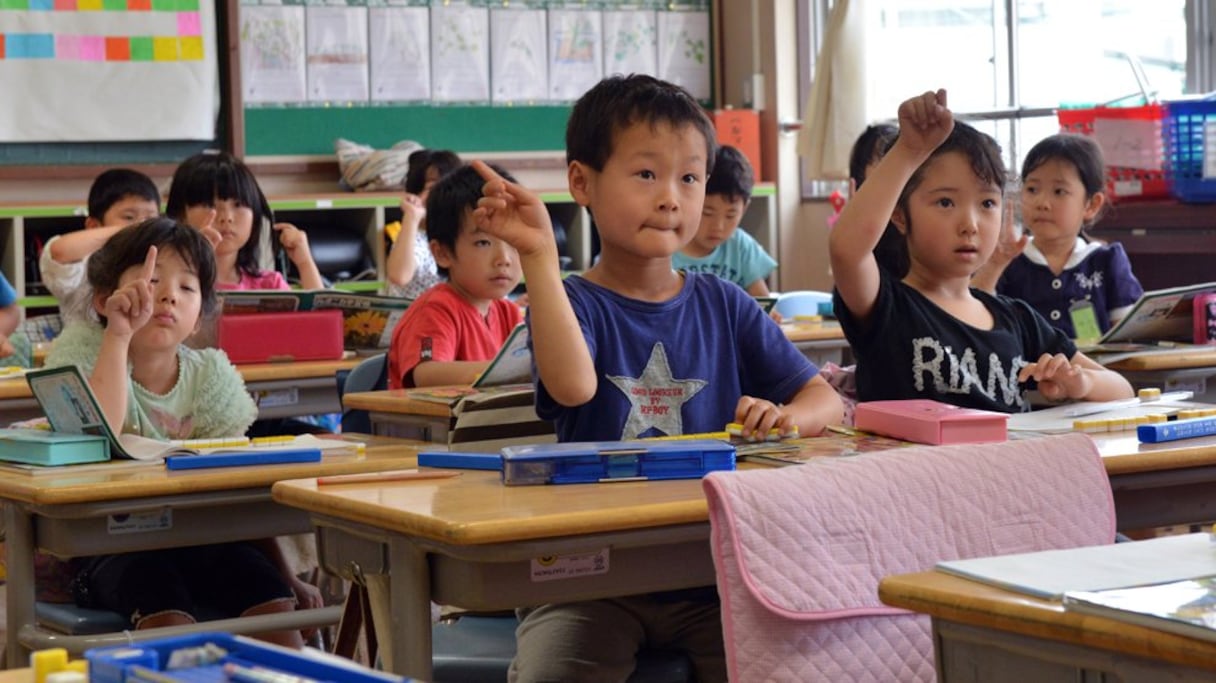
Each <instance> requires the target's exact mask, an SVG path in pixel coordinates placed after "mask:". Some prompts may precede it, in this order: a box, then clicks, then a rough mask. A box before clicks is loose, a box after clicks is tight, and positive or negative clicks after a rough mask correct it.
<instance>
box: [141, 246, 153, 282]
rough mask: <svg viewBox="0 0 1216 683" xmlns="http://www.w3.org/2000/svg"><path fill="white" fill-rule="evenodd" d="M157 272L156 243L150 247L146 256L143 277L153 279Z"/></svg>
mask: <svg viewBox="0 0 1216 683" xmlns="http://www.w3.org/2000/svg"><path fill="white" fill-rule="evenodd" d="M155 274H156V245H155V244H153V245H151V246H149V247H148V255H147V256H145V257H144V270H143V273H142V275H143V279H145V280H151V279H152V276H153V275H155Z"/></svg>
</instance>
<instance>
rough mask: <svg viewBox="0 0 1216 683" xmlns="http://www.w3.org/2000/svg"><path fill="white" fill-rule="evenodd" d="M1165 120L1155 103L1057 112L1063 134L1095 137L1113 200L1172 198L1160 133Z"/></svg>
mask: <svg viewBox="0 0 1216 683" xmlns="http://www.w3.org/2000/svg"><path fill="white" fill-rule="evenodd" d="M1164 117H1165V108H1164V107H1163V106H1162V105H1160V104H1156V103H1154V104H1145V105H1141V106H1138V107H1091V108H1088V109H1060V110H1059V111H1057V112H1056V118H1057V119H1059V121H1060V131H1061V132H1067V133H1080V134H1082V135H1088V136H1091V137H1094V138H1095V139H1097V141H1098V144H1099V145H1100V146H1101V147H1102V153H1103V154H1104V155H1105V156H1106V193H1107V195H1108V196H1109V197H1110V199H1111V201H1118V200H1121V199H1154V198H1159V197H1168V196H1170V187H1169V181H1168V180H1167V179H1166V172H1165V171H1166V169H1165V145H1164V143H1163V141H1162V133H1161V127H1162V119H1164ZM1120 162H1123V163H1125V164H1126V165H1120Z"/></svg>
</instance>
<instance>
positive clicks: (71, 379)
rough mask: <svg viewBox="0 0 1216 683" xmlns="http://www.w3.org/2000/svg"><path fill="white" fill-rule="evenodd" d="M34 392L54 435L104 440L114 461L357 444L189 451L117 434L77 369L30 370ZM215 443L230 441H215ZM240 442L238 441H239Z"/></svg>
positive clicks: (306, 438) (307, 441)
mask: <svg viewBox="0 0 1216 683" xmlns="http://www.w3.org/2000/svg"><path fill="white" fill-rule="evenodd" d="M26 381H27V382H29V385H30V391H32V392H33V394H34V398H35V399H36V400H37V401H38V405H39V406H40V407H41V408H42V412H43V414H45V415H46V418H47V421H48V422H50V424H51V429H52V430H53V431H56V432H61V433H64V434H92V435H96V436H104V437H106V439H107V440H108V441H109V444H110V458H112V459H129V460H163V459H164V458H167V457H170V456H176V455H199V454H201V453H247V452H258V453H263V454H266V455H267V458H268V459H269V458H271V457H272V454H273V453H274V452H276V451H287V450H293V451H300V450H302V449H315V450H317V451H331V450H332V451H351V450H357V448H358V444H351V443H349V442H344V441H335V440H327V439H318V438H316V437H313V436H311V435H303V436H298V437H295V438H293V439H290V440H284V441H281V442H276V443H275V444H274V445H266V446H254V445H249V444H247V443H243V444H239V445H228V446H214V447H197V446H195V447H191V446H185V445H182V444H180V443H171V442H167V441H159V440H157V439H150V438H148V437H144V436H139V435H138V434H115V433H114V431H113V430H111V429H110V426H109V424H107V423H106V420H105V416H104V415H103V414H102V411H101V405H100V404H98V402H97V397H96V396H94V395H93V390H92V389H91V388H90V387H89V383H88V382H87V381H85V378H84V375H82V374H81V373H80V370H79V368H77V367H76V366H74V365H65V366H63V367H58V368H46V369H42V370H31V371H30V372H29V373H27V374H26ZM214 441H215V442H224V441H227V440H224V439H217V440H214ZM237 441H240V439H237Z"/></svg>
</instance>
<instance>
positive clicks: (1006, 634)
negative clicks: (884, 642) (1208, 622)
mask: <svg viewBox="0 0 1216 683" xmlns="http://www.w3.org/2000/svg"><path fill="white" fill-rule="evenodd" d="M878 596H879V598H881V599H882V601H883V602H884V603H886V604H888V605H892V606H895V607H903V608H905V609H910V610H913V611H916V612H922V613H925V614H929V615H931V616H932V617H933V638H934V648H935V650H936V654H937V680H938V681H941V682H942V683H979V682H981V681H1014V680H1017V681H1035V683H1056V682H1059V683H1075V682H1076V681H1082V680H1084V681H1098V680H1118V681H1138V682H1154V681H1160V682H1162V683H1164V682H1165V681H1170V682H1171V683H1184V682H1186V681H1211V680H1213V679H1216V643H1213V642H1210V641H1204V640H1198V639H1195V638H1186V637H1183V636H1179V635H1174V634H1171V633H1168V632H1165V631H1159V630H1156V629H1150V628H1144V627H1142V626H1136V625H1134V624H1129V623H1127V622H1123V621H1117V620H1114V619H1106V618H1104V617H1098V616H1088V615H1080V614H1076V613H1070V612H1065V611H1064V608H1063V607H1062V606H1061V605H1060V604H1059V603H1057V602H1049V601H1046V600H1040V599H1037V598H1033V597H1030V596H1028V595H1025V594H1022V593H1014V592H1012V591H1007V590H1004V589H1001V588H996V587H994V586H989V585H987V584H983V583H980V582H978V581H971V580H968V579H964V578H961V577H957V576H951V575H949V574H946V573H944V572H937V571H930V572H921V573H917V574H901V575H898V576H888V577H887V578H885V579H883V580H882V583H880V584H879V587H878Z"/></svg>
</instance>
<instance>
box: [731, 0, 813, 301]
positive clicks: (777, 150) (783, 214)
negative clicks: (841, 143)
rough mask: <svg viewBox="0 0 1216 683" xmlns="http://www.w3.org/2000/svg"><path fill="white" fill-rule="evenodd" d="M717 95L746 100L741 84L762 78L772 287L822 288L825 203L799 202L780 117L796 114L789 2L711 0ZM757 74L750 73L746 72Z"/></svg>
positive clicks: (793, 20) (738, 102) (792, 154)
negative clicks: (773, 223) (772, 206)
mask: <svg viewBox="0 0 1216 683" xmlns="http://www.w3.org/2000/svg"><path fill="white" fill-rule="evenodd" d="M717 9H718V12H717V16H719V17H721V21H720V23H719V26H720V27H721V30H720V32H719V36H720V41H721V44H720V54H722V57H723V58H722V62H721V64H722V74H721V80H720V83H721V95H722V96H721V101H722V102H723V103H724V104H729V105H732V106H736V107H741V106H743V105H744V104H745V103H747V99H746V91H745V83H746V82H749V81H752V82H754V81H755V80H759V81H760V82H762V84H763V87H762V89H763V95H764V96H763V105H764V106H763V108H762V110H761V112H760V145H761V155H762V157H763V162H762V170H761V176H762V177H763V178H764V179H766V180H772V181H773V182H775V183H776V186H777V244H778V248H777V253H776V254H774V256H775V257H776V258H777V261H778V262H779V263H780V268H779V270H778V271H777V288H778V289H779V290H781V291H792V290H798V289H817V290H827V289H829V288H830V287H831V275H830V274H829V271H828V256H827V224H826V222H825V221H826V218H827V216H828V215H830V214H831V206H830V205H829V204H828V203H827V202H822V201H814V202H803V200H802V192H801V174H800V171H799V166H800V161H799V158H798V151H797V136H796V135H795V134H793V133H784V132H781V130H780V126H779V123H780V122H792V121H798V120H799V110H800V109H801V104H802V103H801V102H800V101H799V93H798V80H799V71H798V70H799V64H798V36H797V30H798V15H797V7H796V2H795V0H718V6H717ZM754 75H758V76H759V77H758V78H756V79H754V78H753V76H754Z"/></svg>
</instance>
